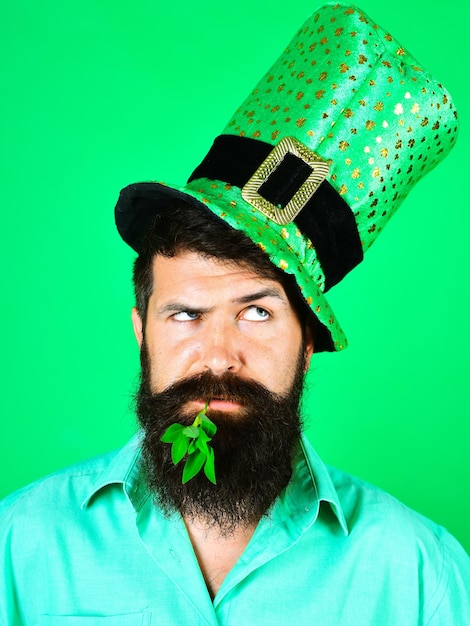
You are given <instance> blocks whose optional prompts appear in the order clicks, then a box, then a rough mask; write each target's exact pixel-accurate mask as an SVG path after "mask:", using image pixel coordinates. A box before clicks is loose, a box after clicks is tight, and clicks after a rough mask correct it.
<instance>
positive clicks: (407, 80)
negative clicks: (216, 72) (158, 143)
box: [116, 4, 457, 350]
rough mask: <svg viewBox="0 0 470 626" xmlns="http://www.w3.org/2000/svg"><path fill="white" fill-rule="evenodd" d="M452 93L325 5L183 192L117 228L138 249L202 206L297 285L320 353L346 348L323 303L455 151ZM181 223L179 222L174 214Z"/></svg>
mask: <svg viewBox="0 0 470 626" xmlns="http://www.w3.org/2000/svg"><path fill="white" fill-rule="evenodd" d="M456 117H457V115H456V111H455V108H454V105H453V103H452V100H451V98H450V96H449V94H448V92H447V91H446V90H445V88H444V87H443V86H442V85H441V84H440V83H439V82H438V81H436V80H435V79H434V78H433V77H432V76H431V75H430V74H429V73H428V72H427V71H426V70H425V69H423V67H422V66H421V65H420V64H419V63H418V62H417V61H416V59H415V58H414V57H413V56H412V55H411V54H410V53H409V52H408V51H407V50H406V49H405V48H404V47H403V46H401V45H400V44H399V43H398V42H397V41H396V40H395V39H394V38H393V37H392V36H391V35H389V34H388V33H387V32H386V31H385V30H383V29H382V28H380V27H379V26H377V25H376V24H375V23H374V22H373V21H372V20H371V19H370V18H369V17H367V16H366V15H365V14H364V13H363V12H362V11H361V10H360V9H358V8H357V7H353V6H345V5H341V4H327V5H325V6H323V7H321V8H320V9H318V10H317V11H316V12H315V13H314V14H313V15H312V16H311V17H310V18H309V19H308V20H307V21H306V22H305V24H304V25H303V26H302V27H301V28H300V30H299V31H298V32H297V34H296V35H295V37H294V39H293V40H292V41H291V43H290V44H289V45H288V47H287V48H286V50H285V51H284V52H283V54H282V55H281V56H280V58H279V59H278V60H277V61H276V63H275V64H274V65H273V66H272V67H271V69H270V70H269V71H268V72H267V74H266V75H265V76H264V77H263V78H262V79H261V80H260V82H259V83H258V84H257V85H256V87H255V89H254V90H253V91H252V92H251V94H250V95H249V96H248V98H247V99H246V100H245V101H244V102H243V103H242V105H241V106H240V107H239V108H238V109H237V111H236V112H235V114H234V115H233V117H232V119H231V120H230V122H229V123H228V124H227V126H226V127H225V128H224V130H223V131H222V134H221V135H220V136H218V137H217V138H216V139H215V141H214V144H213V146H212V148H211V149H210V151H209V153H208V154H207V156H206V157H205V158H204V160H203V161H202V163H201V164H200V165H199V166H198V167H197V168H196V170H195V171H194V172H193V174H192V175H191V177H190V178H189V181H188V183H187V184H186V185H184V186H172V187H169V186H167V185H164V184H162V183H137V184H133V185H130V186H128V187H126V188H125V189H123V190H122V191H121V195H120V198H119V201H118V203H117V206H116V223H117V226H118V229H119V232H120V234H121V236H122V237H123V239H124V240H125V241H126V242H127V243H128V244H129V245H130V246H132V247H133V248H134V249H135V250H137V251H139V247H140V245H141V242H142V240H143V236H144V233H145V230H146V227H147V224H148V222H149V220H151V219H152V217H154V216H155V215H156V214H157V213H162V212H163V213H164V212H165V211H167V210H168V209H169V207H171V205H172V204H173V202H174V201H175V199H181V200H184V201H185V202H186V203H187V204H189V208H188V211H189V210H190V207H191V206H194V205H201V204H202V205H203V206H205V207H206V208H207V209H208V210H210V211H212V212H213V213H214V214H215V215H217V216H218V217H219V218H221V219H223V220H225V221H226V222H227V223H228V224H230V226H232V227H233V228H236V229H239V230H242V231H243V232H245V233H246V234H247V235H248V236H249V237H250V238H251V239H252V240H253V241H254V242H255V243H256V244H258V245H259V246H260V247H261V248H262V249H263V250H265V252H266V253H267V254H268V255H269V257H270V259H271V261H272V263H273V264H274V265H276V266H277V267H280V268H281V269H282V270H284V271H286V272H289V273H291V274H293V275H294V276H295V278H296V281H297V284H298V285H299V288H300V290H301V292H302V294H303V296H304V298H305V300H306V301H307V303H308V304H309V306H310V307H311V309H312V310H313V312H314V313H315V315H316V317H317V318H318V320H319V321H320V322H321V325H322V326H321V340H320V341H319V342H318V341H317V346H318V347H317V346H316V349H317V350H318V349H320V350H341V349H343V348H344V347H345V346H346V345H347V342H346V338H345V336H344V333H343V331H342V330H341V328H340V326H339V324H338V322H337V320H336V318H335V316H334V314H333V312H332V310H331V308H330V307H329V305H328V302H327V300H326V298H325V295H324V294H325V292H327V291H328V289H330V288H331V287H332V286H333V285H335V284H336V283H338V282H339V281H340V280H341V279H342V278H343V277H344V276H345V275H346V274H347V273H348V272H349V271H350V270H351V269H353V267H355V266H356V265H357V264H358V263H360V261H361V260H362V258H363V254H364V252H365V251H366V250H367V249H368V248H369V247H370V246H371V245H372V243H373V242H374V241H375V239H376V238H377V236H378V234H379V233H380V232H381V230H382V229H383V227H384V226H385V224H386V223H387V221H388V220H389V219H390V217H391V216H392V215H393V213H394V212H395V211H396V210H397V208H398V207H399V205H400V204H401V203H402V201H403V200H404V199H405V197H406V196H407V194H408V193H409V191H410V190H411V188H412V187H413V186H414V184H415V183H416V182H418V180H419V179H420V178H421V177H422V176H424V174H426V173H427V172H428V171H430V170H431V169H432V168H433V167H434V166H435V165H437V164H438V163H439V162H440V161H441V160H442V159H443V158H444V156H445V155H446V154H447V153H448V152H449V150H450V149H451V147H452V146H453V144H454V142H455V138H456V132H457V122H456ZM168 219H171V214H169V215H168Z"/></svg>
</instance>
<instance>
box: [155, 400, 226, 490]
mask: <svg viewBox="0 0 470 626" xmlns="http://www.w3.org/2000/svg"><path fill="white" fill-rule="evenodd" d="M208 405H209V402H206V404H205V405H204V408H203V409H201V410H200V411H199V413H198V414H197V415H196V418H195V420H194V422H193V423H192V425H191V426H183V425H182V424H172V425H171V426H169V427H168V428H167V429H166V430H165V432H164V433H163V435H162V436H161V438H160V439H161V441H163V442H164V443H171V444H172V445H171V460H172V461H173V463H174V464H175V465H177V464H178V463H179V462H180V461H182V460H183V458H184V457H185V456H186V462H185V464H184V469H183V476H182V479H181V482H182V483H183V485H184V483H187V482H188V481H189V480H191V478H194V476H196V474H198V473H199V472H200V471H201V469H202V468H204V474H205V475H206V476H207V478H208V479H209V480H210V481H211V483H214V485H215V484H216V480H215V463H214V450H213V449H212V446H210V445H209V441H211V439H212V437H213V436H214V435H215V433H216V431H217V426H216V425H215V424H214V422H213V421H212V420H210V419H209V418H208V417H207V415H206V411H207V407H208Z"/></svg>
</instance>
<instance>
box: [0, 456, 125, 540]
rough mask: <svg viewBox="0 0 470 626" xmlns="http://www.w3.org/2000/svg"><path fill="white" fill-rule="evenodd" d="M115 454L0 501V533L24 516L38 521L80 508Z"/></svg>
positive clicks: (57, 474) (42, 480)
mask: <svg viewBox="0 0 470 626" xmlns="http://www.w3.org/2000/svg"><path fill="white" fill-rule="evenodd" d="M116 455H117V451H114V452H109V453H107V454H103V455H100V456H97V457H95V458H92V459H88V460H86V461H83V462H80V463H77V464H75V465H71V466H70V467H67V468H65V469H61V470H59V471H57V472H54V473H52V474H49V475H48V476H45V477H43V478H40V479H39V480H37V481H35V482H33V483H31V484H30V485H27V486H26V487H23V488H21V489H18V490H17V491H14V492H13V493H12V494H10V495H9V496H7V497H6V498H4V499H3V500H1V501H0V533H1V532H2V529H3V528H5V525H8V524H9V523H10V522H11V520H12V519H15V518H17V517H22V516H25V515H32V516H33V518H34V517H41V516H42V515H44V514H45V513H47V514H48V515H52V514H53V513H54V511H56V510H59V507H60V511H61V512H62V514H63V513H64V509H66V508H67V505H69V506H71V507H76V506H77V505H78V506H80V505H81V503H82V502H83V500H85V498H86V497H87V495H88V494H89V491H90V489H91V488H92V486H93V484H94V483H95V481H96V480H97V478H98V477H99V476H100V475H101V474H102V472H103V471H105V470H106V468H107V467H109V465H110V464H111V463H112V461H113V459H114V458H115V457H116Z"/></svg>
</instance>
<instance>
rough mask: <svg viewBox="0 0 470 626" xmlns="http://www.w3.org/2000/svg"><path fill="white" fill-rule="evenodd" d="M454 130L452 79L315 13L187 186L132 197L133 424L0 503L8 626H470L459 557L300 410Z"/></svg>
mask: <svg viewBox="0 0 470 626" xmlns="http://www.w3.org/2000/svg"><path fill="white" fill-rule="evenodd" d="M328 42H329V43H328ZM326 43H328V47H325V46H326ZM332 43H334V45H332ZM351 66H352V69H351ZM327 89H328V90H329V93H328V97H326V96H325V93H326V91H327ZM393 90H395V91H393ZM392 91H393V98H392V97H391V96H392ZM325 103H329V104H325ZM374 128H380V134H378V133H377V134H374V135H371V134H370V133H371V131H372V130H373V129H374ZM374 132H375V131H374ZM455 133H456V122H455V110H454V107H453V103H452V100H451V98H450V96H449V94H448V93H447V92H446V91H445V90H444V88H443V87H442V85H441V84H440V83H437V82H436V81H435V80H434V79H433V77H431V76H430V75H429V74H428V73H426V72H425V71H424V70H422V68H420V67H419V66H418V64H417V62H416V60H415V59H414V58H413V57H412V56H411V55H410V54H409V53H408V52H407V51H406V50H405V49H404V48H403V47H401V46H399V45H398V44H397V42H396V41H394V40H393V38H392V37H391V36H390V35H389V34H388V33H386V32H385V31H383V30H382V29H381V28H380V27H378V26H377V25H375V24H373V23H372V22H371V21H370V19H369V18H368V17H367V16H365V15H364V14H363V13H362V12H360V11H359V10H358V9H356V8H354V7H344V6H342V5H326V6H325V7H322V8H321V9H319V10H318V11H317V12H316V13H315V14H314V15H313V16H312V17H311V18H310V19H309V20H308V21H307V22H306V24H305V25H304V26H303V27H302V28H301V29H300V30H299V31H298V33H297V35H296V37H295V39H294V40H293V42H292V43H291V45H290V46H289V47H288V48H287V49H286V51H285V52H284V54H283V55H282V56H281V58H280V59H279V60H278V62H277V63H276V64H275V65H274V66H273V67H272V68H271V70H270V71H269V72H268V73H267V74H266V76H265V77H264V78H263V79H262V80H261V81H260V83H259V84H258V85H257V86H256V88H255V90H254V91H253V92H252V94H250V96H249V97H248V99H247V100H246V101H245V102H244V103H243V104H242V106H241V107H240V108H239V109H238V110H237V112H236V113H235V115H234V117H233V118H232V120H231V121H230V122H229V124H228V125H227V127H226V128H225V129H224V132H223V133H222V135H221V136H219V137H218V138H217V139H216V140H215V142H214V145H213V147H212V148H211V150H210V151H209V154H208V155H207V156H206V158H205V159H204V160H203V162H202V163H201V164H200V165H199V166H198V168H196V170H195V171H194V173H193V174H192V176H191V177H190V180H189V182H188V184H187V185H185V186H184V187H180V188H176V187H168V186H165V185H162V184H157V183H137V184H134V185H130V186H128V187H126V188H125V189H124V190H123V191H122V192H121V195H120V198H119V201H118V204H117V207H116V221H117V226H118V229H119V232H120V233H121V235H122V237H123V239H124V240H125V241H126V243H128V244H129V245H131V246H132V247H133V248H134V249H135V250H136V251H137V252H138V257H137V259H136V262H135V266H134V286H135V294H136V306H135V308H134V309H133V312H132V320H133V326H134V332H135V336H136V339H137V341H138V344H139V346H140V353H141V366H142V367H141V384H140V388H139V390H138V392H137V394H136V413H137V416H138V419H139V421H140V424H141V427H142V428H141V430H140V432H139V433H138V434H137V435H136V436H135V437H134V439H133V440H132V441H131V442H129V443H128V444H127V445H126V446H125V447H124V448H123V449H122V450H120V451H118V452H115V453H112V454H109V455H106V456H103V457H100V458H98V459H94V460H92V461H89V462H85V463H81V464H79V465H78V466H75V467H73V468H69V469H67V470H63V471H61V472H58V473H57V474H55V475H53V476H50V477H48V478H46V479H44V480H42V481H39V482H38V483H36V484H35V485H33V486H30V487H28V488H26V489H25V490H23V491H21V492H19V493H16V494H13V495H12V496H11V497H10V498H8V499H7V500H6V501H4V502H3V503H2V505H1V509H0V512H1V516H0V549H1V554H2V563H3V574H2V578H1V579H0V624H2V625H3V624H5V625H7V624H8V626H11V625H14V626H23V625H30V624H31V625H32V624H40V625H42V626H44V625H52V626H53V625H56V626H58V625H61V626H64V625H65V626H67V625H68V624H70V626H72V625H75V626H77V625H79V624H89V625H90V626H92V625H96V626H98V625H104V624H110V625H113V626H124V625H125V626H134V625H137V624H138V625H140V626H142V625H150V624H152V625H153V624H165V626H171V625H175V626H181V625H182V624H188V625H189V624H190V625H193V624H206V625H211V626H216V625H227V626H228V625H230V624H236V625H245V624H246V625H248V624H256V623H259V624H263V625H264V624H265V625H268V626H286V625H295V626H297V625H299V624H312V625H313V624H322V625H323V626H338V625H341V626H377V625H380V626H418V625H427V626H438V625H441V626H452V625H455V626H468V625H469V624H470V561H469V558H468V556H467V555H466V554H465V552H464V550H463V549H462V547H461V546H460V545H459V544H458V543H457V541H456V540H455V539H454V538H453V537H452V536H451V535H449V533H448V532H447V531H446V530H444V529H443V528H441V527H439V526H438V525H436V524H434V523H433V522H431V521H429V520H427V519H425V518H423V517H422V516H420V515H418V514H417V513H414V512H413V511H411V510H409V509H408V508H407V507H405V506H404V505H402V504H400V503H399V502H397V501H396V500H395V499H394V498H392V497H391V496H389V495H387V494H385V493H383V492H382V491H380V490H379V489H377V488H375V487H372V486H371V485H368V484H366V483H364V482H363V481H361V480H359V479H357V478H354V477H352V476H350V475H348V474H346V473H344V472H341V471H339V470H335V469H332V468H329V467H327V466H325V465H324V464H323V463H322V461H321V460H320V459H319V458H318V456H317V455H316V453H315V452H314V450H313V448H312V446H311V444H310V442H309V441H308V440H307V438H306V437H305V435H304V433H303V426H302V419H301V411H300V403H301V398H302V386H303V380H304V375H305V372H306V371H307V370H308V367H309V364H310V360H311V358H312V355H313V353H314V352H319V351H323V350H329V351H337V350H341V349H343V348H344V347H345V346H346V339H345V337H344V334H343V332H342V330H341V328H340V326H339V324H338V321H337V320H336V317H335V316H334V314H333V312H332V311H331V309H330V307H329V305H328V303H327V301H326V298H325V295H324V294H325V292H326V291H328V289H329V288H331V287H332V286H333V285H335V284H336V283H338V282H339V281H340V280H341V279H342V278H343V277H344V276H345V275H346V274H347V273H348V272H349V271H350V270H351V269H352V268H353V267H354V266H355V265H357V264H358V263H359V262H360V261H361V260H362V257H363V253H364V252H365V251H366V250H367V249H368V247H370V245H371V244H372V243H373V242H374V241H375V239H376V237H377V235H378V234H379V233H380V232H381V230H382V228H383V227H384V225H385V224H386V222H387V220H388V219H389V217H390V215H392V214H393V212H394V211H395V210H396V209H397V208H398V206H399V204H400V203H401V202H402V200H403V199H404V197H405V196H406V194H407V193H408V191H409V190H410V189H411V187H412V186H413V185H414V184H415V183H416V182H417V180H419V178H420V177H421V176H422V175H423V174H424V173H426V171H428V170H429V169H431V168H432V167H434V165H436V164H437V162H438V161H439V160H440V159H442V158H443V156H444V155H445V154H446V153H447V152H448V151H449V150H450V148H451V147H452V145H453V142H454V139H455ZM351 181H353V182H351ZM306 410H307V408H306V407H304V408H303V411H306Z"/></svg>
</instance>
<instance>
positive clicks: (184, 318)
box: [171, 311, 199, 322]
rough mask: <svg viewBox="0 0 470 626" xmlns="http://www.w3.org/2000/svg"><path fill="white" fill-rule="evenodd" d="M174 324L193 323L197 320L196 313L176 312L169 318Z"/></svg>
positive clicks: (197, 314)
mask: <svg viewBox="0 0 470 626" xmlns="http://www.w3.org/2000/svg"><path fill="white" fill-rule="evenodd" d="M171 317H172V318H173V319H174V320H175V321H176V322H193V321H194V320H197V319H198V318H199V313H197V311H178V312H177V313H173V315H172V316H171Z"/></svg>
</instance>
